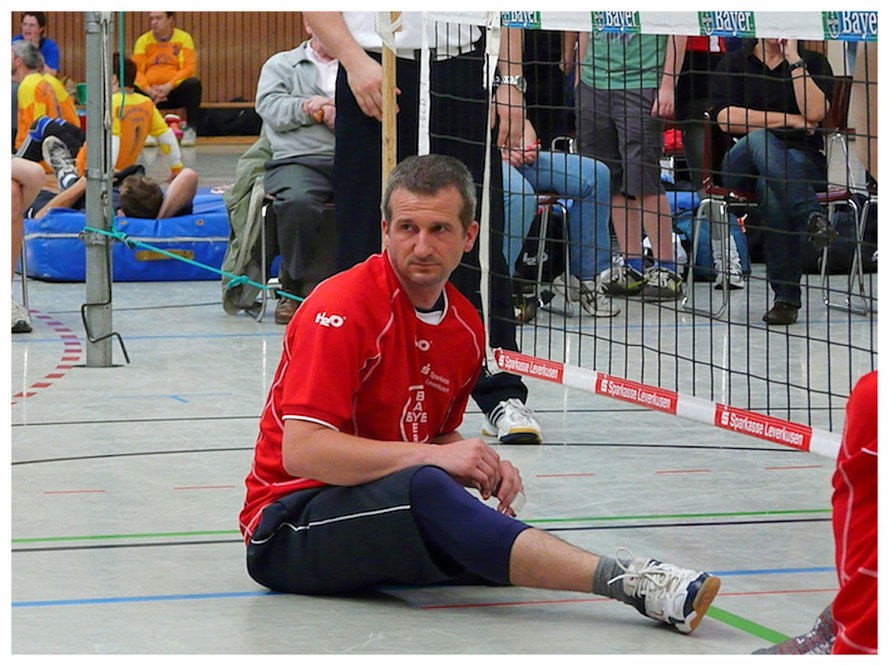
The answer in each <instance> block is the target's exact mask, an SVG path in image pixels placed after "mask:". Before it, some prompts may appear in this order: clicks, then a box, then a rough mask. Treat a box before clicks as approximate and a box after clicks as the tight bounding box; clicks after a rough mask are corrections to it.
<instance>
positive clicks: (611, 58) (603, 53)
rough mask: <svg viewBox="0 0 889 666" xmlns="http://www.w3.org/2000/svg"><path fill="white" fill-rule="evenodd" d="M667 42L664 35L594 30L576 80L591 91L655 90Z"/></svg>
mask: <svg viewBox="0 0 889 666" xmlns="http://www.w3.org/2000/svg"><path fill="white" fill-rule="evenodd" d="M668 40H669V37H667V36H666V35H631V34H625V33H615V32H599V31H597V30H594V31H593V33H592V39H590V43H589V46H588V47H587V52H586V53H585V54H584V57H583V62H582V63H581V67H580V78H581V80H582V81H583V82H584V83H586V84H587V85H588V86H592V87H593V88H604V89H612V90H623V89H634V88H657V87H658V86H660V84H661V74H662V72H663V68H664V56H665V55H666V53H667V42H668ZM594 54H595V58H594V57H593V55H594Z"/></svg>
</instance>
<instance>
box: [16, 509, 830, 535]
mask: <svg viewBox="0 0 889 666" xmlns="http://www.w3.org/2000/svg"><path fill="white" fill-rule="evenodd" d="M830 511H831V510H830V509H798V510H790V511H733V512H722V513H675V514H650V515H641V516H586V517H581V518H538V519H532V520H526V521H525V522H526V523H528V524H535V523H577V522H603V521H617V520H667V519H671V520H675V519H677V518H727V517H733V516H734V517H736V516H779V515H781V516H786V515H799V514H813V513H830ZM232 534H240V532H239V531H238V530H204V531H199V532H154V533H150V532H149V533H142V534H95V535H88V536H59V537H30V538H18V539H12V543H49V542H62V541H101V540H109V539H163V538H172V537H197V536H220V535H232Z"/></svg>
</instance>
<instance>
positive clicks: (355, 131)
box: [334, 45, 528, 414]
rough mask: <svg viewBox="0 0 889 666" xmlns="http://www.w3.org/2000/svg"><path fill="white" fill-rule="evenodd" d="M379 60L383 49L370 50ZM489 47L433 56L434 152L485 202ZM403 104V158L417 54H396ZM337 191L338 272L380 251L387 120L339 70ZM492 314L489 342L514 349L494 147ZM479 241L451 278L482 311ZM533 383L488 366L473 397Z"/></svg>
mask: <svg viewBox="0 0 889 666" xmlns="http://www.w3.org/2000/svg"><path fill="white" fill-rule="evenodd" d="M369 55H371V57H374V58H376V59H377V60H379V59H380V56H379V54H374V53H370V54H369ZM483 58H484V49H483V47H482V46H481V45H479V46H477V47H476V48H475V49H473V50H472V51H471V52H469V53H466V54H463V55H460V56H455V57H452V58H449V59H447V60H442V61H433V62H432V65H431V71H430V83H431V89H432V96H431V100H430V107H431V108H430V134H431V137H430V138H431V140H430V147H431V152H433V153H436V154H442V155H450V156H452V157H455V158H457V159H459V160H461V161H462V162H463V163H464V164H465V165H466V166H467V168H468V169H469V171H470V173H471V174H472V178H473V180H474V181H475V183H476V185H477V191H476V194H477V197H478V200H479V204H480V202H481V196H482V187H481V184H482V182H483V176H484V164H485V139H486V136H487V133H488V132H489V131H490V130H489V128H488V125H487V109H488V107H487V102H488V97H489V95H490V92H489V91H487V90H485V88H484V86H483V82H482V66H483V63H484V60H483ZM396 77H397V79H396V80H397V84H396V85H397V86H398V88H399V89H400V90H401V94H400V95H399V96H398V98H397V103H398V108H399V112H398V119H397V127H398V130H397V132H398V160H399V161H400V160H402V159H404V158H405V157H408V156H409V155H413V154H416V149H417V135H418V122H417V118H418V105H419V83H420V63H419V60H409V59H406V58H397V59H396ZM336 109H337V110H336V157H335V159H334V188H335V192H336V196H335V200H336V202H337V204H336V223H337V255H336V262H337V270H345V269H347V268H350V267H351V266H353V265H355V264H356V263H358V262H361V261H364V260H365V259H366V258H367V257H369V256H370V255H371V254H374V253H376V252H379V251H380V199H381V197H382V184H381V168H382V167H381V162H382V146H381V132H382V123H380V122H379V121H378V120H376V119H374V118H371V117H370V116H366V115H364V113H363V112H362V111H361V108H360V107H359V106H358V103H357V102H356V100H355V97H354V95H353V94H352V91H351V89H350V88H349V84H348V79H347V76H346V72H345V70H344V69H343V68H340V71H339V75H338V77H337V88H336ZM490 159H491V210H490V220H491V229H490V230H482V233H488V232H490V234H491V243H490V248H491V250H490V259H489V261H490V270H491V275H490V286H491V310H492V312H491V313H490V314H491V316H490V318H489V320H488V322H487V325H488V331H489V333H488V335H489V337H490V341H491V346H492V347H503V348H504V349H510V350H514V351H517V350H518V345H517V344H516V324H515V319H514V313H513V306H512V285H511V281H510V277H509V271H508V269H507V266H506V259H505V258H504V256H503V250H502V237H503V219H504V215H503V196H502V192H503V177H502V172H501V167H500V155H499V154H498V151H497V149H496V148H495V147H494V145H493V142H492V146H491V158H490ZM478 248H479V244H478V243H476V244H475V247H474V248H473V250H472V252H470V253H468V254H467V255H466V257H465V258H464V261H463V263H462V264H461V265H460V266H459V267H458V268H457V270H456V271H454V273H453V274H452V275H451V282H452V283H453V284H454V286H455V287H457V289H459V290H460V293H462V294H463V295H464V296H466V297H467V298H468V299H469V300H470V302H472V304H473V305H475V307H476V309H478V310H479V312H480V313H481V295H480V287H479V285H480V275H481V272H480V269H479V256H478V252H479V249H478ZM527 393H528V389H527V388H526V387H525V385H524V383H523V382H522V380H521V378H520V377H518V376H516V375H509V374H506V373H497V374H490V373H488V372H484V373H483V374H482V376H481V377H480V378H479V381H478V383H477V384H476V387H475V390H474V391H473V394H472V397H473V399H474V400H475V401H476V403H477V404H478V406H479V408H481V410H482V411H483V412H485V413H486V414H487V413H489V412H490V411H491V410H493V409H494V407H496V406H497V403H499V402H500V401H501V400H505V399H507V398H513V397H515V398H519V399H520V400H522V401H523V402H524V400H525V398H526V397H527Z"/></svg>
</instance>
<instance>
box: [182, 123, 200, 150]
mask: <svg viewBox="0 0 889 666" xmlns="http://www.w3.org/2000/svg"><path fill="white" fill-rule="evenodd" d="M197 138H198V132H197V130H196V129H195V128H194V126H192V125H183V127H182V138H181V139H180V140H179V145H180V146H185V147H186V148H187V147H189V146H193V145H194V144H195V142H196V141H197Z"/></svg>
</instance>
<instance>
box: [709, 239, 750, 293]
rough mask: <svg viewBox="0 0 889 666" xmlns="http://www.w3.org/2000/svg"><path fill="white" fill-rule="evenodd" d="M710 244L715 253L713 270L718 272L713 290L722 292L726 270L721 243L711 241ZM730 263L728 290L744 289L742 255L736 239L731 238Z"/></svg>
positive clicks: (729, 244)
mask: <svg viewBox="0 0 889 666" xmlns="http://www.w3.org/2000/svg"><path fill="white" fill-rule="evenodd" d="M710 244H711V250H712V251H713V270H714V271H715V272H716V284H715V285H714V287H713V288H714V289H720V290H721V289H722V273H723V270H725V269H724V268H723V265H722V257H721V256H720V254H721V253H720V248H719V241H718V240H712V241H710ZM728 261H729V264H728V288H729V289H743V288H744V275H743V273H742V271H741V255H739V254H738V245H737V244H736V243H735V239H734V238H729V243H728Z"/></svg>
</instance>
